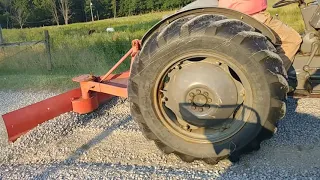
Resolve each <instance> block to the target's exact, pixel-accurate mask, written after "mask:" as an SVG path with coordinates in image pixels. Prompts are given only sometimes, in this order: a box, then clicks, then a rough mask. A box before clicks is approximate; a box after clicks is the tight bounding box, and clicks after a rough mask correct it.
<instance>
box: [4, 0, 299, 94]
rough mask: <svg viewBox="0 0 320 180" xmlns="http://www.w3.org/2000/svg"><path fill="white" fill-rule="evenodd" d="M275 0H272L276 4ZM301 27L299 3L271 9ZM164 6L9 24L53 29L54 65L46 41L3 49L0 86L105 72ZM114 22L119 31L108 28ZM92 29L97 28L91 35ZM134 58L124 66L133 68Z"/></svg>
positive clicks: (15, 37) (10, 36)
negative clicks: (56, 22) (62, 22)
mask: <svg viewBox="0 0 320 180" xmlns="http://www.w3.org/2000/svg"><path fill="white" fill-rule="evenodd" d="M271 2H273V1H269V3H270V4H271ZM268 10H269V11H270V12H271V14H273V15H275V14H279V18H280V19H281V20H283V21H284V22H286V23H287V24H288V25H290V26H292V27H293V28H295V29H296V30H297V31H299V32H301V31H303V22H302V20H301V15H300V13H299V9H298V8H297V7H296V5H291V6H288V7H285V8H280V9H271V8H269V9H268ZM171 13H173V12H160V13H152V14H146V15H140V16H132V17H126V18H117V19H108V20H101V21H97V22H94V23H91V22H90V23H78V24H71V25H68V26H53V27H42V28H32V29H22V30H20V29H10V30H3V35H4V38H5V40H6V42H18V41H33V40H41V39H43V37H44V35H43V31H44V30H45V29H46V30H49V33H50V36H51V38H52V57H53V60H52V61H53V66H54V69H53V70H52V71H47V70H46V60H47V57H46V54H45V53H44V47H43V45H36V46H32V47H19V48H17V47H15V48H3V49H0V89H12V90H15V89H51V90H66V89H68V88H72V87H76V86H77V84H76V83H72V82H71V78H72V77H74V76H77V75H79V74H87V73H93V74H97V75H100V74H103V73H105V72H107V71H108V69H110V68H111V67H112V66H113V64H114V63H115V62H116V61H117V60H118V59H119V58H120V57H121V56H122V55H123V54H125V52H126V51H127V50H128V49H129V48H130V46H131V40H133V39H136V38H141V37H142V36H143V35H144V33H145V32H147V30H148V29H149V28H150V27H152V26H153V25H154V24H155V23H156V22H158V21H159V20H160V19H161V18H162V17H163V16H164V15H167V14H171ZM108 27H113V28H115V30H116V32H114V33H107V32H106V31H105V29H106V28H108ZM90 29H94V30H96V33H94V34H93V35H90V36H89V35H88V31H89V30H90ZM128 68H129V66H128V63H126V64H124V65H122V66H121V67H120V69H119V71H123V70H127V69H128Z"/></svg>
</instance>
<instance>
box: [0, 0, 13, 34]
mask: <svg viewBox="0 0 320 180" xmlns="http://www.w3.org/2000/svg"><path fill="white" fill-rule="evenodd" d="M0 4H1V6H2V7H3V9H4V11H5V13H4V14H3V15H4V16H5V17H6V24H7V28H9V22H10V14H11V13H12V12H11V10H12V9H11V7H12V1H11V0H0Z"/></svg>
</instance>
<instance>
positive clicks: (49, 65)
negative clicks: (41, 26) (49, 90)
mask: <svg viewBox="0 0 320 180" xmlns="http://www.w3.org/2000/svg"><path fill="white" fill-rule="evenodd" d="M44 37H45V40H44V43H45V46H46V52H47V56H48V61H47V69H48V70H49V71H50V70H52V59H51V58H52V57H51V49H50V35H49V31H48V30H45V31H44Z"/></svg>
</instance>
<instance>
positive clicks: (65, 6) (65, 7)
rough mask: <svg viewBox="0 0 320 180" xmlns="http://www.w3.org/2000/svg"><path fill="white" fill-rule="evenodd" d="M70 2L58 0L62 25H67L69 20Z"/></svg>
mask: <svg viewBox="0 0 320 180" xmlns="http://www.w3.org/2000/svg"><path fill="white" fill-rule="evenodd" d="M70 6H71V0H59V7H60V12H61V14H62V16H63V19H64V24H66V25H67V24H69V19H70V18H71V9H70Z"/></svg>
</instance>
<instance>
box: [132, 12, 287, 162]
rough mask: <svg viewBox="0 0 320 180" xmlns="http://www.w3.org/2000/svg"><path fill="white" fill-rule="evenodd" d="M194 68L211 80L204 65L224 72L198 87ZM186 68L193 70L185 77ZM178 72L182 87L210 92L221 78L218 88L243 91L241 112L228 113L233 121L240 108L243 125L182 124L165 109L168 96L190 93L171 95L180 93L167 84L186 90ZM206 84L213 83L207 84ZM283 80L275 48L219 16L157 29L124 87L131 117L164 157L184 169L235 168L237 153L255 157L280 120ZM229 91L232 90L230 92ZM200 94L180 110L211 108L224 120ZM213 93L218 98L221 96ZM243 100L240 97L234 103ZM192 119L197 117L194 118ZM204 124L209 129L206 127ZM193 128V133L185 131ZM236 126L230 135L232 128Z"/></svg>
mask: <svg viewBox="0 0 320 180" xmlns="http://www.w3.org/2000/svg"><path fill="white" fill-rule="evenodd" d="M202 61H203V62H202ZM211 61H212V62H211ZM199 63H200V64H199ZM214 63H215V64H214ZM184 64H186V65H184ZM222 64H224V65H222ZM193 66H194V67H199V68H203V69H204V70H203V71H204V72H203V73H207V74H208V75H209V74H210V72H209V71H208V72H205V69H206V68H207V67H209V66H210V67H211V66H212V67H213V68H212V70H214V71H216V72H222V73H221V74H219V75H218V74H217V76H219V77H218V78H217V77H214V76H215V75H213V76H212V75H210V77H208V78H206V80H203V77H204V76H205V75H204V74H201V73H199V71H200V70H199V68H191V67H193ZM188 69H189V70H191V71H190V74H188V72H187V70H188ZM183 70H185V72H183ZM193 72H194V74H192V73H193ZM179 73H182V74H183V75H184V76H185V79H186V80H188V79H195V78H196V77H197V76H199V81H205V83H204V84H206V83H207V84H208V83H209V84H210V86H212V87H215V86H217V85H216V84H219V83H220V84H221V82H217V79H219V78H221V81H222V80H223V78H225V80H223V81H230V82H231V81H232V82H235V84H239V83H240V84H242V85H241V86H243V89H244V92H245V97H244V98H243V102H242V104H240V105H239V104H237V106H238V107H236V108H235V109H233V110H234V111H233V112H232V113H234V114H236V113H238V111H240V110H239V109H241V108H240V107H243V108H242V110H241V111H243V114H244V115H243V117H242V119H241V118H240V119H237V120H238V121H240V122H238V121H237V120H230V125H228V127H224V125H225V124H224V120H223V119H222V120H221V119H218V120H216V119H214V118H213V119H211V120H210V119H209V120H207V119H205V120H203V119H201V118H192V120H190V119H188V117H190V116H188V115H183V117H184V118H180V113H181V114H183V112H182V110H181V109H179V110H178V111H177V110H174V108H168V107H167V106H169V105H167V104H166V103H168V104H169V102H170V103H171V104H172V102H174V100H172V99H170V98H168V97H173V99H175V95H178V96H179V94H177V92H176V91H179V93H181V94H183V93H185V92H188V93H189V90H184V89H178V88H177V89H174V90H172V89H170V88H168V87H170V86H172V87H178V86H177V84H172V83H177V82H178V83H181V84H183V83H186V82H182V81H178V80H177V79H179V77H178V75H179ZM189 75H190V76H189ZM195 76H196V77H195ZM220 76H221V77H220ZM194 77H195V78H194ZM200 78H201V79H200ZM211 78H212V81H213V80H215V81H216V82H214V83H212V82H211V81H209V80H210V79H211ZM286 78H287V74H286V71H285V69H284V67H283V62H282V60H281V58H280V57H279V56H278V55H277V54H276V48H275V47H274V45H273V44H272V43H271V42H270V41H269V40H268V39H267V38H266V37H265V36H263V35H262V34H260V33H259V32H256V30H255V29H254V28H253V27H251V26H250V25H248V24H245V23H243V22H242V21H239V20H235V19H228V18H227V17H225V16H221V15H212V14H204V15H198V16H194V15H191V16H188V17H183V18H180V19H177V20H175V21H173V22H171V23H169V24H168V25H167V26H165V27H162V28H161V29H159V30H158V32H154V33H153V35H152V36H150V37H149V38H148V39H147V40H146V41H145V42H144V43H143V47H142V50H141V51H140V53H139V55H138V56H137V57H136V59H135V61H134V63H133V67H132V70H131V78H130V80H129V87H128V91H129V92H128V93H129V100H130V106H131V107H130V108H131V113H132V117H133V119H134V120H135V121H136V122H137V123H138V124H139V126H140V128H141V130H142V131H143V133H144V135H145V137H146V138H148V139H150V140H153V141H154V142H155V144H156V145H157V146H158V147H159V148H160V149H161V150H162V151H163V152H165V153H167V154H170V153H174V154H176V155H178V156H179V157H180V158H181V159H182V160H184V161H186V162H192V161H194V160H203V161H205V162H207V163H210V164H215V163H217V162H218V161H219V160H221V159H225V158H228V157H229V158H230V159H231V160H232V161H237V160H238V159H239V157H240V155H241V154H243V153H248V152H251V151H255V150H258V149H259V148H260V143H261V142H262V141H263V140H265V139H267V138H270V137H271V136H272V135H273V133H274V132H275V129H276V124H277V122H278V120H280V119H281V118H283V117H284V115H285V112H286V104H285V101H286V98H287V92H288V83H287V80H286ZM208 79H209V80H208ZM230 79H232V80H230ZM170 83H171V84H170ZM194 83H198V82H194ZM194 83H193V84H194ZM191 84H192V83H191ZM226 84H227V82H226ZM229 84H233V83H229ZM191 86H193V85H190V87H191ZM203 86H205V85H203ZM226 86H227V85H226ZM201 87H202V86H201ZM230 87H231V88H233V85H230ZM166 88H167V89H170V90H167V89H166ZM204 88H205V89H206V88H207V87H204ZM221 88H223V85H222V86H220V87H219V88H217V89H218V91H219V89H221ZM227 89H228V88H227ZM168 91H170V92H168ZM180 91H181V92H180ZM198 91H199V94H198V96H197V98H195V96H193V99H191V100H190V102H185V103H190V104H189V105H190V107H191V108H194V109H199V111H201V112H202V111H203V107H205V106H208V108H210V107H211V108H215V109H214V111H210V113H212V112H216V113H218V112H220V111H221V112H222V115H223V116H224V115H225V114H224V113H225V112H224V111H222V109H221V108H223V106H222V105H221V104H220V105H217V107H215V104H211V105H210V104H209V105H204V104H205V103H204V104H201V102H207V101H208V99H209V98H207V99H206V101H203V100H204V99H203V98H202V97H205V96H206V93H205V94H204V95H203V94H200V90H198V89H197V91H196V92H198ZM190 92H191V90H190ZM168 93H169V95H168ZM170 93H171V94H170ZM220 93H221V92H220ZM190 94H193V93H192V92H191V93H190ZM207 94H208V93H207ZM213 94H214V93H213ZM216 94H217V96H219V95H220V94H219V93H218V92H216ZM187 96H188V95H186V97H187ZM230 96H231V94H230ZM240 96H241V95H239V96H237V97H238V99H239V97H240ZM183 97H185V96H183ZM219 97H220V96H219ZM221 97H225V98H229V97H228V94H227V95H224V94H223V92H222V94H221ZM199 98H200V100H199ZM201 98H202V99H201ZM195 99H197V100H195ZM221 101H223V99H222V100H221ZM181 103H182V104H183V103H184V102H181ZM216 104H219V102H218V101H217V102H216ZM189 105H188V107H189ZM245 105H246V106H247V107H245ZM173 106H176V105H174V103H173V105H171V106H170V107H173ZM191 108H190V112H191V111H192V109H191ZM219 108H220V109H219ZM227 108H230V107H227ZM232 108H233V107H232ZM245 108H248V110H247V111H246V110H245ZM168 109H169V110H168ZM187 109H188V108H187ZM208 112H209V111H208ZM192 113H193V112H192ZM245 113H248V114H245ZM177 114H179V115H177ZM194 114H200V115H202V114H201V113H199V112H194ZM200 115H199V117H200ZM211 115H212V114H211ZM234 116H235V115H234ZM186 117H187V118H186ZM197 117H198V116H197ZM178 118H180V119H184V120H183V123H182V124H184V123H186V124H191V125H187V129H186V128H185V126H183V125H181V126H180V124H179V123H177V119H178ZM193 119H196V120H195V121H193ZM228 122H229V121H228ZM231 122H232V123H231ZM208 123H209V124H210V125H207V124H208ZM237 123H238V124H239V127H237V126H238V124H237ZM177 124H178V125H177ZM212 124H214V125H212ZM236 124H237V126H236ZM240 124H241V126H240ZM184 125H185V124H184ZM190 126H192V127H195V129H194V130H193V129H188V128H190ZM215 126H217V127H215ZM222 127H224V128H226V129H224V128H222ZM233 127H235V128H234V129H232V128H233ZM236 127H237V128H236ZM179 128H181V129H179ZM215 128H216V129H217V130H216V129H215ZM228 128H229V129H228ZM213 129H214V130H213ZM184 130H185V131H184ZM202 130H203V133H201V131H202ZM198 131H199V132H200V133H199V132H198ZM229 131H230V132H229ZM188 133H189V134H188ZM210 133H212V134H210ZM203 136H206V137H207V138H203Z"/></svg>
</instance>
